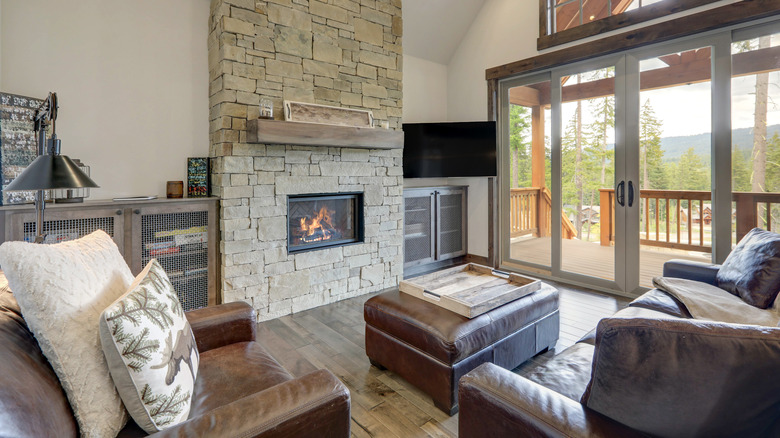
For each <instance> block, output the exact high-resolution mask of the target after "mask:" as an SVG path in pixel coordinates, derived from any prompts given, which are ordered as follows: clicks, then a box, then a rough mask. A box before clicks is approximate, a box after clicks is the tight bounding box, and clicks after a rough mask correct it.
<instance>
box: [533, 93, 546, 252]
mask: <svg viewBox="0 0 780 438" xmlns="http://www.w3.org/2000/svg"><path fill="white" fill-rule="evenodd" d="M544 160H545V151H544V108H542V107H541V106H540V105H535V106H533V107H531V186H532V187H539V188H540V190H539V196H537V197H536V202H537V204H536V214H537V215H538V216H537V221H536V222H537V224H538V230H539V237H545V236H549V235H550V230H548V229H547V222H548V220H547V219H548V218H547V216H548V215H549V214H550V212H549V209H548V208H547V202H546V201H545V199H544V194H543V193H542V192H543V190H542V189H543V188H544V187H545V186H546V181H545V177H544Z"/></svg>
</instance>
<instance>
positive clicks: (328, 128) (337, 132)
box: [246, 119, 404, 149]
mask: <svg viewBox="0 0 780 438" xmlns="http://www.w3.org/2000/svg"><path fill="white" fill-rule="evenodd" d="M246 128H247V135H246V139H247V142H248V143H265V144H293V145H304V146H329V147H345V148H364V149H401V148H403V147H404V133H403V131H395V130H389V129H382V128H357V127H352V126H336V125H321V124H317V123H302V122H285V121H282V120H265V119H255V120H249V121H248V122H247V127H246Z"/></svg>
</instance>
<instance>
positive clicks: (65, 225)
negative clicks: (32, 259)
mask: <svg viewBox="0 0 780 438" xmlns="http://www.w3.org/2000/svg"><path fill="white" fill-rule="evenodd" d="M6 215H7V216H6V218H7V219H6V220H7V225H8V228H7V229H6V236H5V238H6V240H23V241H26V242H32V241H34V240H35V234H36V230H35V213H34V212H28V211H20V212H8V213H6ZM97 230H103V231H105V232H106V234H108V235H109V236H111V237H112V238H113V239H114V242H115V243H116V245H117V246H118V247H119V251H120V252H122V253H123V254H124V215H123V210H122V209H121V208H113V207H111V208H89V207H84V206H79V207H78V208H76V207H65V208H61V207H57V208H52V207H48V206H47V208H46V213H45V216H44V222H43V232H44V234H45V235H46V237H45V239H44V241H43V243H44V244H51V243H59V242H67V241H69V240H74V239H78V238H80V237H84V236H86V235H87V234H90V233H92V232H94V231H97Z"/></svg>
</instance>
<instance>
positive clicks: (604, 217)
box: [599, 189, 613, 246]
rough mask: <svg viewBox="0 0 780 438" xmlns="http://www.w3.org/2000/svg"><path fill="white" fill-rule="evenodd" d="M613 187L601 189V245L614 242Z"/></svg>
mask: <svg viewBox="0 0 780 438" xmlns="http://www.w3.org/2000/svg"><path fill="white" fill-rule="evenodd" d="M611 193H612V190H611V189H601V190H599V205H600V206H601V209H600V211H599V229H600V230H601V231H600V234H601V246H610V245H611V244H612V242H611V240H612V216H613V212H612V199H610V198H611V196H610V195H611Z"/></svg>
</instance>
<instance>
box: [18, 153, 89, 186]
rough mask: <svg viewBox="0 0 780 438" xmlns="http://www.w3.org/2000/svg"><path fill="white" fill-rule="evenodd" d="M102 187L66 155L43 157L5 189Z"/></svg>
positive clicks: (37, 159) (46, 155)
mask: <svg viewBox="0 0 780 438" xmlns="http://www.w3.org/2000/svg"><path fill="white" fill-rule="evenodd" d="M82 187H91V188H97V187H100V186H98V185H97V184H95V181H92V179H90V177H88V176H87V174H85V173H84V172H82V171H81V169H79V167H78V166H77V165H76V163H74V162H73V160H71V159H70V158H68V157H67V156H66V155H50V154H45V155H41V156H39V157H38V158H36V159H35V161H33V162H32V163H31V164H30V165H29V166H27V168H26V169H24V172H22V174H21V175H19V176H17V177H16V179H14V180H13V181H12V182H11V184H8V186H6V187H4V190H6V191H17V190H53V189H79V188H82Z"/></svg>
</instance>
